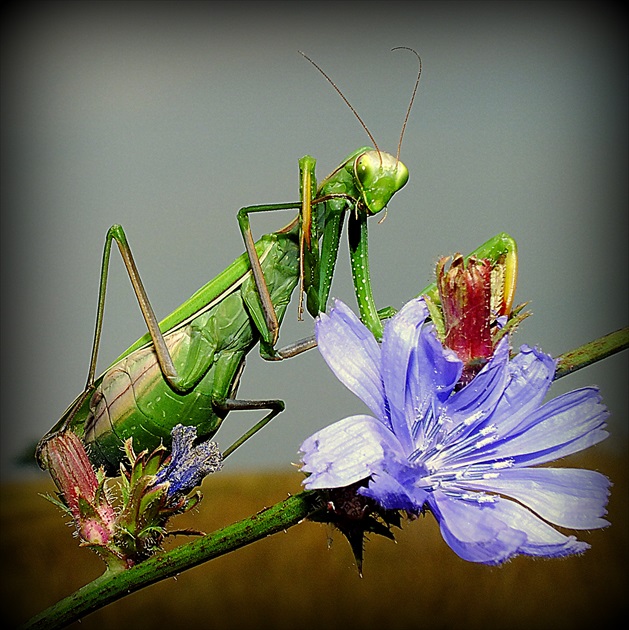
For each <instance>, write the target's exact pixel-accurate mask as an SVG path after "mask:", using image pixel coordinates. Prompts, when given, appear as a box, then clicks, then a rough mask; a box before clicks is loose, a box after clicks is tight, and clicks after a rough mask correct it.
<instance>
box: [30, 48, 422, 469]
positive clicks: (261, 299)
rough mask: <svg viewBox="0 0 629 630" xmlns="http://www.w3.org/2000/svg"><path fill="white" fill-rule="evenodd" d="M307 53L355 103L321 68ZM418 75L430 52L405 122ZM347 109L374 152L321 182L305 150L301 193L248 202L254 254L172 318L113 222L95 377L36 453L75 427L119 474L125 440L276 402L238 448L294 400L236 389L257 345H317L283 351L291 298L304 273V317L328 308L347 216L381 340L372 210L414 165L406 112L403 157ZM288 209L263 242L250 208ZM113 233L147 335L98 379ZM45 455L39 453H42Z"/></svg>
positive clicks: (361, 299)
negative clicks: (291, 212)
mask: <svg viewBox="0 0 629 630" xmlns="http://www.w3.org/2000/svg"><path fill="white" fill-rule="evenodd" d="M413 52H415V51H413ZM302 54H303V53H302ZM415 54H417V53H415ZM304 57H306V55H304ZM306 59H307V60H308V61H310V62H311V63H312V64H313V65H314V66H315V67H316V68H317V69H318V70H319V71H320V72H321V73H322V74H323V75H324V76H325V78H326V79H327V80H328V81H329V82H330V83H331V84H332V86H333V87H334V88H335V89H336V90H337V91H338V92H339V94H340V95H341V97H342V98H343V99H344V100H345V102H346V103H347V104H348V105H349V103H348V102H347V99H345V97H344V96H343V95H342V94H341V92H340V90H338V88H337V87H336V85H335V84H334V83H333V82H332V81H331V80H330V79H329V77H328V76H327V75H326V74H325V73H324V72H323V70H321V69H320V68H319V67H318V66H317V65H316V64H315V63H314V62H313V61H312V60H310V59H309V58H308V57H306ZM418 59H419V56H418ZM420 76H421V60H420V70H419V73H418V76H417V80H416V82H415V88H414V90H413V96H412V98H411V101H410V104H409V107H408V111H407V114H406V119H408V115H409V113H410V109H411V107H412V104H413V100H414V97H415V94H416V91H417V87H418V84H419V78H420ZM349 107H350V108H351V109H352V111H353V112H354V114H355V115H356V117H357V118H358V120H359V121H360V123H361V124H362V125H363V127H364V128H365V130H366V131H367V134H368V135H369V137H370V138H371V140H372V141H373V144H374V147H375V149H372V148H370V147H365V148H361V149H358V150H357V151H354V152H353V153H351V154H350V155H349V156H348V157H347V158H346V159H345V160H344V161H343V162H342V163H341V164H340V165H339V166H338V167H337V168H336V169H335V170H334V171H333V172H332V173H331V174H330V175H329V176H328V177H326V178H325V179H324V180H323V181H322V182H321V184H320V185H319V186H317V184H316V178H315V172H314V169H315V160H314V159H313V158H311V157H310V156H305V157H303V158H302V159H301V160H300V161H299V168H300V201H298V202H290V203H283V204H270V205H257V206H248V207H245V208H242V209H241V210H240V211H239V212H238V222H239V225H240V229H241V232H242V235H243V239H244V243H245V248H246V252H245V253H244V254H242V255H241V256H240V257H239V258H237V259H236V260H235V261H234V262H233V263H232V264H231V265H230V266H229V267H227V268H226V269H225V270H224V271H223V272H222V273H220V274H219V275H218V276H217V277H216V278H214V279H213V280H211V281H210V282H208V283H207V284H206V285H205V286H203V287H202V288H201V289H199V291H197V292H196V293H195V294H194V295H193V296H192V297H191V298H190V299H188V300H187V301H186V302H184V303H183V304H182V305H181V306H180V307H179V308H177V309H176V310H175V311H174V312H173V313H172V314H171V315H169V316H168V317H166V318H165V319H164V320H163V321H162V322H159V323H158V321H157V318H156V316H155V314H154V312H153V309H152V307H151V305H150V302H149V299H148V296H147V294H146V291H145V289H144V287H143V285H142V282H141V280H140V275H139V272H138V269H137V266H136V264H135V261H134V259H133V256H132V254H131V248H130V247H129V244H128V241H127V238H126V235H125V232H124V230H123V228H122V227H121V226H120V225H114V226H112V227H111V228H110V229H109V231H108V233H107V237H106V240H105V248H104V253H103V261H102V267H101V279H100V287H99V298H98V309H97V318H96V330H95V334H94V343H93V348H92V355H91V360H90V368H89V372H88V378H87V383H86V386H85V389H84V391H83V392H82V393H81V394H80V395H79V396H78V397H77V398H76V399H75V401H74V402H73V403H72V404H71V405H70V407H68V409H67V410H66V412H65V413H64V414H63V416H62V418H61V420H59V422H58V423H57V424H56V425H55V426H54V427H53V428H52V429H51V430H50V431H49V433H48V434H47V435H46V436H45V437H44V438H43V439H42V441H41V442H40V444H39V446H38V456H39V455H40V454H41V450H42V448H43V447H44V445H45V444H46V442H47V439H48V438H49V437H50V436H51V435H54V434H55V433H58V432H59V431H63V430H68V429H69V430H72V431H74V432H76V433H78V434H79V435H80V436H81V437H82V438H83V440H84V442H85V443H86V445H87V447H88V451H89V453H90V458H91V459H92V461H93V462H94V463H95V464H102V465H104V466H105V467H106V468H108V469H109V470H111V471H115V470H116V469H117V467H118V465H119V463H120V461H121V459H122V457H123V451H122V449H121V446H122V444H123V442H124V440H126V439H127V438H129V437H131V436H132V437H133V439H134V448H135V449H136V450H138V451H139V450H142V449H145V448H147V449H150V448H154V447H156V446H158V445H159V444H160V443H161V442H163V443H165V444H166V445H168V443H169V439H170V432H171V430H172V428H173V427H174V426H175V425H176V424H178V423H183V424H188V425H195V426H196V427H197V433H198V436H199V439H209V438H211V437H212V436H213V435H214V434H215V433H216V431H217V430H218V428H219V427H220V424H221V423H222V421H223V419H224V418H225V417H226V415H227V414H228V413H229V412H230V411H233V410H251V409H264V410H267V411H268V413H267V415H266V416H265V417H264V418H262V420H260V421H259V422H258V423H257V424H256V425H255V426H254V427H253V428H251V429H250V430H249V431H247V432H246V433H245V434H244V435H243V436H242V437H240V438H239V439H238V440H237V441H236V442H235V443H234V444H232V445H231V446H230V447H229V448H227V449H226V450H225V451H224V453H223V456H224V457H226V456H228V455H229V454H230V453H231V452H233V451H234V450H235V449H236V448H237V447H238V446H240V445H241V444H242V443H243V442H244V441H245V440H246V439H248V438H249V437H250V436H251V435H253V434H254V433H255V432H257V431H258V430H259V429H261V428H262V427H263V426H264V425H265V424H267V423H268V422H269V421H270V420H271V419H273V418H274V417H275V416H276V415H277V414H278V413H280V412H281V411H282V410H283V409H284V403H283V402H282V401H280V400H239V399H237V398H236V393H237V389H238V385H239V382H240V377H241V374H242V371H243V369H244V362H245V358H246V356H247V354H248V353H249V352H250V351H251V350H252V348H253V347H254V346H255V345H256V344H257V343H258V342H259V343H260V354H261V355H262V356H263V357H264V358H266V359H271V360H277V359H284V358H287V357H291V356H294V355H296V354H299V353H300V352H303V351H304V350H306V349H308V348H309V347H311V346H312V344H310V343H308V342H306V343H299V342H298V343H296V344H293V345H292V346H290V347H288V348H286V349H284V350H277V349H275V344H276V341H277V337H278V332H279V327H280V324H281V321H282V318H283V316H284V312H285V310H286V306H287V305H288V303H289V302H290V299H291V296H292V293H293V290H294V288H295V286H296V285H297V283H298V281H299V282H300V307H299V311H300V316H301V312H302V310H303V307H302V300H303V298H304V297H305V302H306V307H307V309H308V311H309V312H310V314H311V315H313V316H316V315H318V313H319V312H321V311H324V310H325V308H326V304H327V300H328V295H329V291H330V286H331V282H332V276H333V273H334V268H335V264H336V258H337V253H338V247H339V241H340V235H341V231H342V227H343V222H344V218H345V215H346V214H349V217H348V237H349V248H350V259H351V265H352V275H353V278H354V285H355V291H356V299H357V302H358V306H359V310H360V313H361V317H362V319H363V321H364V322H365V324H366V325H367V326H368V327H369V328H370V329H371V330H372V331H373V333H374V334H375V335H376V336H377V337H379V336H380V335H381V333H382V324H381V321H380V318H379V315H378V313H377V311H376V308H375V302H374V299H373V296H372V292H371V283H370V278H369V265H368V252H367V217H368V216H370V215H373V214H377V213H378V212H380V211H381V210H383V209H384V208H385V207H386V206H387V204H388V203H389V201H390V199H391V197H392V196H393V195H394V194H395V193H396V192H397V191H398V190H400V189H401V188H402V187H403V186H404V185H405V184H406V182H407V180H408V170H407V168H406V167H405V166H404V164H403V163H402V162H400V160H399V151H400V146H401V142H402V137H403V133H404V128H405V125H406V119H405V122H404V125H403V127H402V133H401V135H400V143H399V144H398V155H397V156H396V157H394V156H392V155H390V154H388V153H385V152H383V151H380V149H378V147H377V145H376V143H375V140H374V139H373V136H372V135H371V134H370V133H369V131H368V130H367V128H366V126H365V125H364V123H363V122H362V120H361V119H360V117H359V116H358V114H357V113H356V112H355V110H354V109H353V108H352V107H351V105H349ZM288 209H298V210H299V213H298V215H297V216H296V217H295V218H294V219H293V220H292V221H291V222H290V223H289V224H288V225H287V226H286V227H285V228H283V229H281V230H279V231H277V232H274V233H271V234H268V235H265V236H262V237H261V238H260V239H259V240H258V241H257V242H256V241H254V238H253V236H252V233H251V229H250V225H249V215H250V214H252V213H256V212H267V211H275V210H288ZM348 210H350V212H349V213H348V212H347V211H348ZM114 241H115V242H116V244H117V246H118V248H119V250H120V253H121V256H122V259H123V261H124V263H125V267H126V269H127V272H128V274H129V277H130V279H131V282H132V285H133V289H134V291H135V294H136V297H137V299H138V303H139V305H140V309H141V311H142V314H143V316H144V319H145V321H146V324H147V327H148V331H149V332H148V333H147V334H146V335H144V336H143V337H142V338H140V339H139V340H138V341H136V342H135V343H134V344H133V345H131V346H130V347H129V348H128V349H127V350H125V352H123V353H122V354H121V355H120V356H119V357H118V359H116V361H114V363H113V364H112V365H111V366H110V367H109V368H107V370H106V371H105V372H104V374H102V375H101V376H100V377H99V378H95V373H96V361H97V355H98V348H99V343H100V336H101V330H102V322H103V314H104V304H105V295H106V287H107V276H108V269H109V260H110V254H111V246H112V243H113V242H114ZM39 459H40V462H41V461H42V458H41V457H39Z"/></svg>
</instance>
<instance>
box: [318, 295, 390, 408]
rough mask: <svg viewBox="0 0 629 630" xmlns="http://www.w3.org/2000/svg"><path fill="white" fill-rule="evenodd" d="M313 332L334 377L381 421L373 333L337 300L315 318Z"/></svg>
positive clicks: (377, 350) (381, 394) (381, 402)
mask: <svg viewBox="0 0 629 630" xmlns="http://www.w3.org/2000/svg"><path fill="white" fill-rule="evenodd" d="M315 334H316V336H317V343H318V346H319V352H320V353H321V355H322V356H323V358H324V359H325V362H326V363H327V364H328V366H329V367H330V369H331V370H332V371H333V372H334V374H335V375H336V377H337V378H338V379H339V380H340V381H341V383H343V385H345V387H347V388H348V389H349V390H350V391H351V392H353V393H354V394H355V395H356V396H358V397H359V398H360V399H361V400H362V401H363V402H364V403H365V404H366V405H367V406H368V407H369V409H371V411H372V412H373V413H374V415H375V416H376V417H377V418H380V419H382V420H383V421H384V420H385V418H386V415H387V414H386V404H385V398H384V389H383V384H382V379H381V376H380V346H379V345H378V342H377V341H376V340H375V338H374V336H373V334H372V333H371V332H370V331H369V330H368V329H367V328H366V327H365V326H364V325H363V324H362V323H361V321H360V320H359V319H358V318H357V317H356V315H354V313H353V312H352V311H351V310H350V309H349V308H348V307H347V306H345V304H343V302H341V301H340V300H336V301H335V305H334V307H333V308H332V309H331V310H330V312H329V313H327V314H326V313H322V314H321V315H320V316H319V317H318V318H317V321H316V323H315Z"/></svg>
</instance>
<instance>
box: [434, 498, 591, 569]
mask: <svg viewBox="0 0 629 630" xmlns="http://www.w3.org/2000/svg"><path fill="white" fill-rule="evenodd" d="M480 496H481V497H482V496H483V495H480ZM429 501H430V504H431V508H432V509H433V511H434V512H435V515H436V516H437V519H438V521H439V525H440V527H441V533H442V535H443V537H444V540H445V541H446V542H447V543H448V545H450V547H452V549H453V550H454V551H455V552H456V553H457V554H458V555H459V556H461V557H462V558H463V559H465V560H469V561H472V562H481V563H484V564H500V563H502V562H504V561H505V560H508V559H509V558H511V557H513V556H515V555H518V554H525V555H533V556H547V557H555V558H558V557H561V556H566V555H570V554H574V553H581V552H583V551H585V550H586V549H588V547H589V546H588V545H587V544H586V543H583V542H579V541H577V540H576V538H575V537H574V536H564V535H563V534H562V533H560V532H558V531H557V530H556V529H555V528H554V527H552V526H550V525H549V524H548V523H545V522H544V521H543V520H541V519H540V518H538V517H537V516H535V514H533V513H532V512H531V511H530V510H528V509H527V508H525V507H523V506H522V505H519V504H518V503H515V502H513V501H510V500H508V499H504V498H497V499H496V500H495V501H493V502H492V501H482V500H474V498H473V495H472V496H470V497H465V498H456V497H453V496H449V495H447V494H445V493H444V492H441V491H437V492H435V493H433V495H432V496H431V497H430V499H429Z"/></svg>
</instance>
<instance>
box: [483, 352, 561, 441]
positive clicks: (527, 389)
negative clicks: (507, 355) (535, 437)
mask: <svg viewBox="0 0 629 630" xmlns="http://www.w3.org/2000/svg"><path fill="white" fill-rule="evenodd" d="M555 365H556V362H555V359H553V358H552V357H551V356H550V355H548V354H545V353H543V352H541V351H540V350H538V349H537V348H530V347H529V346H522V347H521V348H520V352H519V353H518V354H517V355H516V356H515V357H514V358H513V359H512V360H511V361H509V367H508V382H507V384H506V387H505V391H504V395H503V397H502V398H501V400H500V402H499V403H498V406H497V407H496V410H495V420H494V422H496V424H497V425H498V434H499V435H500V436H502V437H506V436H508V435H509V434H511V433H515V432H518V431H519V430H520V425H521V424H522V423H526V422H527V419H528V418H529V416H530V414H531V413H532V412H533V411H535V409H537V408H538V407H539V406H540V405H541V404H542V402H543V401H544V397H545V396H546V394H547V393H548V390H549V388H550V386H551V384H552V382H553V377H554V375H555Z"/></svg>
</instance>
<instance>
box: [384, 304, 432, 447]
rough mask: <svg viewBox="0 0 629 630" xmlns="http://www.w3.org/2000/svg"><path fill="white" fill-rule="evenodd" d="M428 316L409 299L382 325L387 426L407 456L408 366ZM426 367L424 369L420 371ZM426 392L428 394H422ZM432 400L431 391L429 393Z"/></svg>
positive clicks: (411, 442)
mask: <svg viewBox="0 0 629 630" xmlns="http://www.w3.org/2000/svg"><path fill="white" fill-rule="evenodd" d="M426 317H428V309H427V308H426V305H425V303H424V301H423V300H411V301H410V302H408V303H407V304H406V305H404V307H403V308H402V309H401V310H400V311H399V312H398V313H396V315H395V316H394V317H392V318H391V319H390V320H389V321H388V322H387V324H386V326H385V329H384V335H383V339H382V366H381V374H382V380H383V383H384V389H385V395H386V398H387V401H388V405H389V412H390V415H391V426H392V428H393V431H394V432H395V434H396V436H397V437H398V439H399V440H400V442H401V444H402V445H403V447H404V449H405V451H406V452H407V453H410V452H412V450H413V440H412V437H411V433H410V429H411V428H410V426H409V422H408V414H407V409H406V398H407V397H406V392H407V383H408V382H409V374H408V372H409V363H410V359H411V356H412V354H413V353H414V352H415V351H416V348H417V344H418V340H419V334H420V331H421V326H422V325H423V323H424V321H425V320H426ZM425 368H426V366H424V372H425V371H426V370H425ZM426 393H428V392H426ZM429 394H430V398H431V399H432V394H433V392H432V391H430V392H429Z"/></svg>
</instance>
